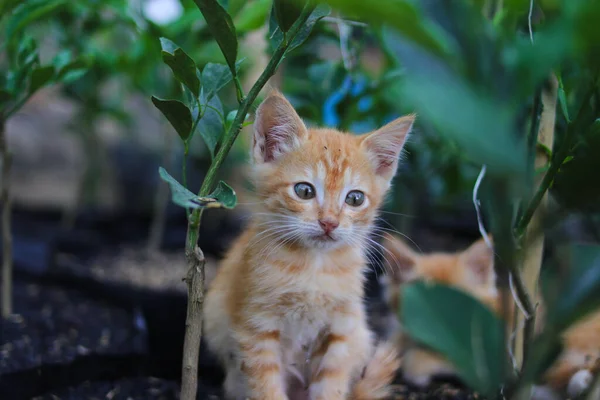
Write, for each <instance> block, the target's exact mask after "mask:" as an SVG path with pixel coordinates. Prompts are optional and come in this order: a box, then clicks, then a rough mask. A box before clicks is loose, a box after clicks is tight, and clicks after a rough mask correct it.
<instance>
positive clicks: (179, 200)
mask: <svg viewBox="0 0 600 400" xmlns="http://www.w3.org/2000/svg"><path fill="white" fill-rule="evenodd" d="M158 173H159V174H160V177H161V179H162V180H163V181H165V182H167V183H168V184H169V187H170V188H171V200H172V201H173V203H175V204H177V205H178V206H181V207H185V208H191V209H199V208H234V207H235V205H236V203H237V196H236V194H235V191H234V190H233V189H232V188H231V187H230V186H229V185H227V184H226V183H225V182H223V181H220V182H219V184H218V185H217V188H216V189H215V190H214V191H213V192H212V193H211V194H210V195H208V196H206V197H199V196H197V195H195V194H194V193H192V192H190V191H189V190H188V189H186V188H185V187H184V186H183V185H182V184H181V183H179V182H177V180H175V178H173V177H172V176H171V175H169V173H168V172H167V171H166V170H165V169H164V168H162V167H160V168H159V169H158Z"/></svg>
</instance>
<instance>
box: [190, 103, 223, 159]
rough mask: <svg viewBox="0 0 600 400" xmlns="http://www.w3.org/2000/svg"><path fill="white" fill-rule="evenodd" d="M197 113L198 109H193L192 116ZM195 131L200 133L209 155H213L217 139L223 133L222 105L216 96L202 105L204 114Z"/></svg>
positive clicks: (218, 139)
mask: <svg viewBox="0 0 600 400" xmlns="http://www.w3.org/2000/svg"><path fill="white" fill-rule="evenodd" d="M197 115H198V109H197V108H195V109H194V118H195V117H196V116H197ZM196 131H197V132H199V133H200V136H202V139H203V140H204V143H206V147H208V150H209V151H210V155H211V157H214V156H215V151H216V149H217V145H218V144H219V141H220V140H221V138H222V137H223V134H224V133H225V128H224V121H223V105H222V104H221V100H220V99H219V97H218V96H213V98H212V99H211V100H210V101H209V102H208V106H206V105H204V114H203V116H202V119H200V122H199V123H198V127H197V128H196Z"/></svg>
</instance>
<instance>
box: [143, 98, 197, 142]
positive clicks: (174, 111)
mask: <svg viewBox="0 0 600 400" xmlns="http://www.w3.org/2000/svg"><path fill="white" fill-rule="evenodd" d="M152 103H153V104H154V106H155V107H156V108H158V109H159V110H160V112H162V113H163V115H164V116H165V117H166V118H167V120H169V122H170V123H171V125H172V126H173V128H175V131H176V132H177V134H178V135H179V137H180V138H181V140H183V141H184V142H185V141H186V140H187V139H188V138H189V137H190V134H191V133H192V113H191V112H190V109H189V108H187V107H186V105H185V104H183V103H182V102H180V101H178V100H162V99H159V98H157V97H154V96H152Z"/></svg>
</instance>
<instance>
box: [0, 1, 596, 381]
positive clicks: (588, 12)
mask: <svg viewBox="0 0 600 400" xmlns="http://www.w3.org/2000/svg"><path fill="white" fill-rule="evenodd" d="M220 3H221V4H222V5H223V7H224V8H225V9H226V10H227V12H228V13H229V14H230V15H231V17H232V20H233V23H234V25H235V28H236V32H237V34H238V41H239V43H240V45H239V47H238V56H237V61H238V64H239V76H240V80H241V81H242V86H243V87H244V89H245V90H246V91H248V89H249V87H250V86H251V85H252V83H253V82H254V81H255V80H256V78H257V76H258V75H259V74H260V73H261V72H262V70H263V69H264V67H265V65H266V63H267V62H268V59H269V57H270V55H271V54H272V52H273V50H274V48H275V45H274V44H275V43H276V41H277V40H280V38H279V36H278V34H277V31H276V24H277V21H275V20H274V17H273V16H272V14H271V8H272V1H268V0H250V1H242V0H221V1H220ZM322 3H327V4H328V5H329V6H331V8H332V12H331V13H329V14H328V15H327V16H326V17H325V18H323V19H321V20H320V21H319V22H318V23H317V24H316V25H315V26H314V29H313V30H312V33H311V34H310V35H309V36H308V38H307V40H306V42H304V43H303V44H302V45H301V46H299V47H297V48H296V49H295V50H294V51H293V52H290V53H289V54H287V55H286V58H285V59H284V61H283V62H282V64H281V66H280V69H279V71H278V72H277V74H276V76H275V77H274V78H273V79H272V80H271V85H272V86H276V87H279V88H280V90H282V91H283V93H285V95H286V96H288V98H289V99H290V101H291V102H292V104H293V105H294V106H295V107H296V108H297V110H298V112H299V114H300V115H301V116H302V117H303V118H305V120H306V121H307V123H308V124H310V125H324V126H332V127H338V128H340V129H343V130H349V131H352V132H355V133H364V132H367V131H370V130H373V129H375V128H377V127H378V126H381V125H382V124H384V123H386V122H388V121H390V120H392V119H394V118H396V117H398V116H400V115H402V114H405V113H409V112H413V111H416V112H417V114H418V123H417V127H416V129H415V133H414V134H413V135H412V137H411V139H410V141H409V143H408V146H407V151H406V154H405V155H404V158H405V162H404V163H402V164H401V167H400V172H399V176H398V179H397V180H396V182H395V185H394V189H393V194H392V196H390V201H389V202H388V203H387V204H386V210H385V211H386V214H384V215H385V216H386V220H387V221H388V222H389V223H390V224H391V225H392V226H394V227H395V228H396V229H397V230H398V231H400V232H402V233H404V234H407V235H409V236H414V235H416V234H418V231H419V229H420V227H422V226H428V227H429V228H430V229H431V230H433V231H434V232H443V233H444V234H446V235H450V236H451V235H453V234H456V235H461V233H460V232H463V231H468V232H469V233H468V234H467V235H466V236H469V237H473V236H475V235H477V233H476V232H477V231H476V220H475V213H474V210H473V204H472V195H473V186H474V182H475V179H476V178H477V175H478V174H479V172H480V169H481V167H482V165H484V164H485V165H486V168H487V171H488V177H489V178H487V179H485V180H484V182H483V184H482V188H481V193H480V197H481V198H482V203H483V204H484V206H485V207H484V208H485V209H486V211H487V215H486V218H485V219H486V223H487V224H488V225H489V227H490V230H491V231H492V232H494V234H495V235H496V233H498V232H499V233H502V232H506V231H507V230H508V231H509V234H508V235H505V236H506V237H505V238H504V239H505V240H506V246H505V247H506V248H507V249H509V250H510V251H517V250H518V248H517V247H518V246H517V244H516V243H517V242H519V241H520V240H521V239H522V236H523V233H524V232H525V228H526V227H527V223H528V222H529V218H531V215H530V214H531V213H532V211H535V209H536V207H537V206H536V205H535V201H532V200H535V196H536V194H535V190H534V189H533V182H534V180H536V178H537V177H541V176H544V175H545V176H547V177H549V178H548V179H547V182H545V184H546V186H547V187H548V188H549V189H550V192H551V194H552V197H551V203H550V206H549V207H548V209H547V210H546V212H547V215H551V216H552V217H553V218H547V219H546V221H545V222H546V223H547V224H546V225H547V226H548V228H549V231H548V233H549V235H548V239H549V242H550V243H551V244H552V243H561V242H563V244H564V239H565V237H568V238H569V240H571V241H577V240H585V241H595V242H598V241H599V240H600V208H599V205H600V181H599V180H598V177H597V171H599V170H600V158H599V157H598V154H599V153H600V120H599V119H598V118H599V116H600V85H599V80H598V78H599V76H598V74H599V73H600V42H599V41H598V38H599V37H600V24H598V23H597V21H598V20H600V2H598V1H585V0H570V1H558V0H540V1H529V0H505V1H491V0H470V1H468V0H464V1H436V0H420V1H416V0H413V1H409V0H407V1H399V0H397V1H394V0H385V1H383V0H382V1H380V2H378V3H377V5H376V6H374V5H373V3H372V2H365V1H364V0H332V1H323V2H322ZM0 15H1V16H2V19H1V20H0V30H1V32H2V38H1V43H0V45H1V46H2V47H1V53H0V72H1V74H0V87H1V88H2V92H0V107H1V110H2V111H3V114H0V115H1V116H2V117H3V119H9V121H8V123H7V130H6V131H7V136H8V143H9V148H11V149H13V152H14V153H15V157H14V158H15V171H14V173H13V176H12V179H13V181H12V184H13V186H14V189H15V205H16V206H17V207H31V206H32V204H33V205H34V206H37V207H48V206H50V207H57V206H58V207H59V208H63V209H64V215H65V217H64V219H65V224H66V225H67V226H70V225H72V224H74V223H75V221H76V218H77V215H78V213H79V212H80V211H81V210H82V209H104V208H109V209H120V210H126V211H127V210H129V211H135V212H147V213H150V214H152V213H154V210H155V203H156V201H157V200H156V199H155V198H156V192H157V191H158V190H157V188H158V187H159V185H160V183H159V179H158V174H157V167H158V165H162V166H164V167H165V168H166V169H167V170H168V171H170V172H172V173H173V175H174V176H175V178H176V179H178V180H179V181H181V161H182V158H183V154H184V151H185V150H184V146H182V145H181V143H180V141H179V140H177V136H176V133H175V132H174V130H173V129H171V127H170V126H168V125H167V124H166V121H165V120H164V119H163V117H162V116H161V115H159V113H158V112H157V110H156V109H154V107H152V103H151V101H150V96H157V97H159V98H170V99H180V100H184V97H183V96H185V92H184V91H183V90H181V85H180V84H179V82H178V81H177V80H176V79H174V77H173V76H172V75H171V73H170V71H169V68H168V66H167V65H165V64H164V63H163V55H162V54H161V49H163V48H164V43H165V42H163V46H161V41H160V40H159V39H160V38H167V39H168V40H170V41H172V42H174V43H176V44H177V46H180V47H181V48H182V49H183V50H185V52H186V53H187V54H188V55H189V56H190V57H191V58H192V59H193V60H194V61H195V63H196V65H197V66H198V68H199V69H200V70H205V68H206V67H207V66H210V65H211V63H212V64H214V63H221V64H226V63H227V60H226V59H225V57H224V56H223V54H222V52H221V50H220V48H219V46H218V44H217V42H216V41H215V40H213V37H212V36H211V34H210V31H209V29H208V26H207V24H206V21H205V20H204V18H203V17H202V15H201V13H200V11H199V10H198V7H197V6H196V5H195V4H194V1H192V0H181V1H179V0H108V1H100V0H90V1H73V0H71V1H68V0H25V1H19V0H5V1H4V2H3V3H2V4H1V5H0ZM342 17H343V18H342ZM279 22H280V23H281V21H279ZM33 54H35V56H33ZM28 63H29V64H31V68H32V69H30V70H28V69H27V68H29V67H28V65H29V64H28ZM47 65H50V66H51V70H52V71H50V69H46V70H44V69H41V68H44V67H40V66H47ZM15 66H16V67H15ZM23 66H25V68H24V69H23V68H21V67H23ZM15 71H26V72H25V75H22V74H21V75H19V74H20V73H21V72H18V73H17V72H15ZM36 71H37V72H36ZM551 74H554V75H555V76H556V78H557V81H558V107H557V113H556V115H557V117H556V123H555V132H554V136H555V139H554V146H553V147H552V148H542V149H541V151H544V152H545V153H546V154H547V155H548V157H549V160H550V162H549V163H548V165H546V166H544V167H541V168H539V169H535V167H534V158H535V154H536V150H540V149H539V147H540V146H539V145H538V144H537V131H538V128H539V122H540V121H539V119H540V115H541V112H542V106H541V98H542V93H543V92H544V91H545V90H548V87H549V85H550V83H549V77H550V76H551ZM50 83H56V85H53V86H49V87H48V88H47V89H44V90H40V91H37V89H40V88H41V87H42V86H45V85H46V86H47V85H48V84H50ZM34 92H35V93H34ZM30 97H31V98H30ZM59 100H60V102H61V104H68V107H67V111H65V115H63V119H65V120H66V121H65V123H64V124H62V125H57V126H54V125H53V124H51V123H49V124H47V125H45V123H46V122H45V121H46V119H48V118H53V117H52V115H51V114H52V113H49V114H48V113H46V111H48V110H46V109H49V110H51V109H52V107H51V104H53V103H57V102H58V101H59ZM259 100H260V97H259ZM26 101H29V103H30V104H25V102H26ZM215 101H218V103H219V105H218V107H217V108H219V109H220V110H221V112H222V115H223V117H225V116H227V117H226V118H225V119H226V120H228V121H229V122H231V121H230V117H231V115H232V114H231V112H233V111H235V110H236V109H237V107H238V105H237V99H236V88H235V87H234V85H232V84H229V85H227V86H225V87H224V88H223V90H222V91H221V92H220V93H219V95H218V96H217V97H215ZM21 105H24V108H23V109H22V111H21V112H17V109H18V108H20V106H21ZM17 106H18V107H17ZM61 112H62V111H60V110H59V111H58V113H59V114H60V113H61ZM36 119H37V120H38V125H37V126H38V127H41V129H38V131H36V132H34V133H26V132H27V131H28V127H27V125H28V124H31V121H32V120H36ZM40 121H41V122H40ZM45 127H46V128H47V129H48V132H45V131H44V130H45ZM53 127H54V128H53ZM248 129H249V128H246V133H245V134H243V135H241V136H240V140H238V141H237V142H236V144H235V145H234V148H233V149H232V152H231V153H230V155H229V157H228V159H227V162H226V163H225V165H224V169H223V171H221V175H222V176H223V178H224V179H225V180H226V181H228V182H230V183H231V185H232V186H234V187H235V188H236V190H241V188H242V187H243V185H244V180H243V177H242V173H241V172H242V170H243V167H242V166H241V165H242V164H241V163H242V162H244V161H245V160H246V155H247V146H248V139H249V135H248V132H247V130H248ZM29 130H31V129H29ZM39 130H41V131H42V132H39ZM51 131H52V132H51ZM65 134H68V135H71V136H70V137H71V139H67V140H66V139H64V136H65ZM69 140H73V141H74V142H73V141H69ZM52 141H55V142H56V143H58V144H57V148H56V149H55V150H53V151H54V153H52V154H54V156H55V157H57V158H58V159H61V157H62V158H63V159H62V161H64V159H68V160H71V161H69V162H68V163H66V164H65V163H64V162H63V165H62V168H63V169H64V170H67V172H64V171H63V172H60V173H63V175H61V176H60V177H59V179H58V180H56V181H55V182H57V184H56V185H55V186H57V187H58V189H57V190H58V191H60V192H61V195H60V196H58V197H57V198H58V200H56V201H54V202H52V201H50V202H48V201H46V202H44V200H48V199H47V198H46V199H44V197H46V194H47V193H46V192H45V190H46V189H45V188H47V186H41V188H40V186H37V187H36V186H35V185H34V184H33V183H31V184H24V182H25V183H26V182H28V179H29V180H31V178H27V179H26V178H25V177H31V176H33V175H35V174H36V173H38V172H39V173H40V174H42V173H43V172H44V170H47V169H51V170H52V168H49V166H48V157H46V156H43V155H42V153H44V152H46V151H47V149H48V148H49V147H47V146H50V144H48V143H47V142H52ZM74 143H75V144H74ZM45 146H46V147H45ZM61 146H62V147H61ZM32 149H33V150H32ZM188 150H189V158H190V163H189V165H188V175H189V176H188V187H189V188H190V190H192V191H193V192H196V191H197V190H198V188H199V187H200V183H201V181H202V176H203V174H204V172H205V171H206V170H207V168H208V165H210V162H211V159H212V158H211V157H212V156H211V153H212V150H213V149H210V148H208V147H207V146H206V144H205V143H204V142H203V141H202V140H200V139H197V140H195V141H193V142H191V143H190V145H189V149H188ZM32 151H33V153H32ZM36 152H37V153H36ZM74 153H77V154H74ZM32 154H38V156H37V158H36V157H34V156H32ZM59 161H60V160H59ZM59 164H60V162H59ZM59 169H60V168H58V169H55V171H59ZM69 171H71V172H69ZM73 171H75V172H76V173H75V174H73ZM65 181H69V182H71V183H70V184H65ZM36 182H37V181H36ZM34 183H35V182H34ZM236 185H237V186H236ZM160 187H162V188H163V189H164V187H165V186H164V184H163V185H162V186H160ZM65 192H69V193H72V195H71V196H70V197H69V196H65V195H64V193H65ZM36 193H37V194H36ZM532 203H534V204H533V208H532ZM241 205H242V208H243V200H242V201H241ZM557 227H558V228H557ZM559 228H560V229H559ZM503 229H504V230H503ZM513 233H514V235H513ZM495 237H497V236H495ZM501 240H502V239H501ZM509 242H510V243H509ZM513 242H514V243H513ZM420 243H422V242H420ZM182 245H183V243H182ZM501 245H502V243H501ZM427 246H428V245H427V243H424V246H423V248H424V249H428V247H427ZM429 246H431V247H434V245H433V244H431V245H429ZM588 250H589V249H588ZM596 250H597V249H596ZM596 250H594V249H591V250H589V251H591V252H593V251H596ZM586 251H587V250H586ZM506 254H508V253H506ZM586 254H592V253H586ZM584 258H586V259H587V260H588V261H585V262H582V263H583V264H586V263H587V264H589V266H592V267H594V268H596V269H595V270H594V271H596V270H598V259H597V258H594V256H592V255H589V256H586V257H584ZM555 264H556V265H557V267H556V268H555V269H557V270H559V269H560V268H559V265H560V263H558V262H556V263H550V264H549V265H550V266H552V265H555ZM582 268H583V267H582ZM559 272H560V271H559ZM559 272H557V273H559ZM557 273H555V275H556V274H557ZM546 274H548V275H552V274H553V268H547V269H545V271H544V276H546ZM583 275H585V274H583ZM596 275H598V274H596ZM588 278H589V276H588ZM594 279H595V280H593V285H592V286H589V287H588V289H589V288H590V287H591V288H594V289H595V288H597V284H598V282H600V279H598V277H597V276H594ZM576 281H577V279H575V278H573V279H572V280H571V281H569V282H570V283H567V284H565V288H564V290H567V291H569V290H570V291H571V292H565V293H567V294H568V293H575V292H578V293H579V292H580V293H581V295H580V296H579V297H578V296H577V295H572V296H571V297H569V296H565V297H566V298H567V300H564V302H570V303H569V304H567V305H565V304H566V303H562V304H563V305H560V303H557V304H558V305H557V307H558V309H559V310H562V311H561V312H562V313H573V312H575V311H574V310H575V309H577V307H579V306H581V304H583V303H586V304H588V306H589V307H588V308H590V307H592V306H593V305H596V304H597V302H598V301H599V298H598V295H597V292H593V291H588V292H586V291H580V289H581V287H580V286H578V285H577V282H576ZM549 282H550V283H548V285H552V282H551V281H549ZM573 282H575V283H573ZM588 283H589V281H588ZM555 284H556V283H555ZM569 285H571V286H569ZM557 292H560V291H558V290H557ZM417 297H418V296H417ZM550 297H551V296H550ZM557 301H558V300H557ZM561 307H567V308H566V310H568V312H567V311H564V310H563V308H561ZM485 318H487V316H486V317H485ZM556 318H558V319H560V318H563V319H565V318H566V317H565V316H564V315H563V316H562V317H560V316H559V317H556ZM569 318H571V317H569ZM571 322H572V321H571ZM565 324H566V322H565V321H563V320H561V321H559V322H557V326H558V325H560V327H561V329H563V328H564V326H565ZM557 329H558V328H557ZM496 350H497V349H496ZM500 370H502V368H500ZM503 373H504V371H502V372H499V374H503ZM502 379H503V378H502ZM501 381H502V380H501ZM475 385H477V383H475ZM480 389H482V391H483V392H485V391H486V390H490V389H489V387H484V388H480Z"/></svg>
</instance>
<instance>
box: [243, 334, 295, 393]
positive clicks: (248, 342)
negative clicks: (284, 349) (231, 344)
mask: <svg viewBox="0 0 600 400" xmlns="http://www.w3.org/2000/svg"><path fill="white" fill-rule="evenodd" d="M236 338H237V340H238V343H239V346H240V361H241V365H240V371H241V372H242V374H243V375H244V376H245V378H246V383H247V385H248V389H249V391H250V396H249V398H250V399H251V400H287V398H288V397H287V395H286V393H285V382H284V375H285V374H284V371H283V366H282V362H281V361H282V360H281V343H280V332H279V331H278V330H270V331H256V330H243V331H238V332H236Z"/></svg>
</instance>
